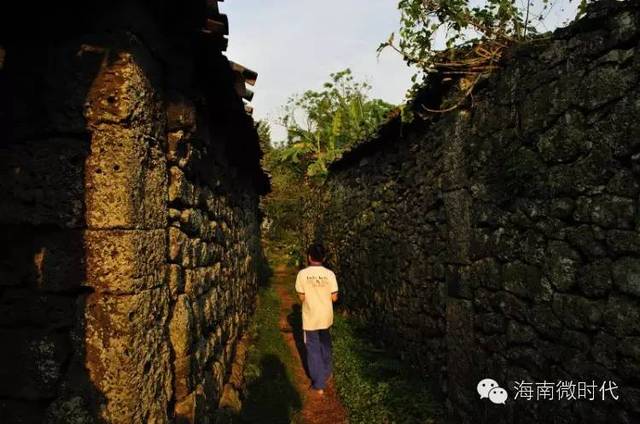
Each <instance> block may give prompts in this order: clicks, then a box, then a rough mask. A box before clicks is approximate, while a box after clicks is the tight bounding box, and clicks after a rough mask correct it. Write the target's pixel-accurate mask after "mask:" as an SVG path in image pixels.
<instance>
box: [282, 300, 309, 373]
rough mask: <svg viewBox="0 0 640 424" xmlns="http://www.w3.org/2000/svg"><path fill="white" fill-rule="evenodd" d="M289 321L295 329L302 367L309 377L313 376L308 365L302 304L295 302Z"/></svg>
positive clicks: (294, 335) (294, 333)
mask: <svg viewBox="0 0 640 424" xmlns="http://www.w3.org/2000/svg"><path fill="white" fill-rule="evenodd" d="M287 322H288V323H289V326H290V327H291V330H292V331H293V339H294V341H295V343H296V349H297V350H298V356H299V357H300V362H302V367H303V368H304V372H305V374H307V377H309V378H311V376H310V375H309V368H308V367H307V349H306V347H305V345H304V334H303V330H302V310H301V308H300V305H299V304H297V303H294V304H293V306H292V307H291V312H290V313H289V315H287Z"/></svg>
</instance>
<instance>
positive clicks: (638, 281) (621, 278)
mask: <svg viewBox="0 0 640 424" xmlns="http://www.w3.org/2000/svg"><path fill="white" fill-rule="evenodd" d="M612 271H613V281H614V283H615V286H616V288H617V289H618V290H620V291H621V292H622V293H627V294H631V295H634V296H637V297H640V259H639V258H634V257H624V258H620V259H618V260H617V261H615V262H614V263H613V269H612Z"/></svg>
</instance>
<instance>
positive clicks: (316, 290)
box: [296, 265, 338, 331]
mask: <svg viewBox="0 0 640 424" xmlns="http://www.w3.org/2000/svg"><path fill="white" fill-rule="evenodd" d="M296 291H297V292H298V293H304V302H303V303H302V328H303V329H304V330H307V331H313V330H325V329H327V328H329V327H331V326H332V325H333V300H332V294H333V293H336V292H337V291H338V284H337V282H336V276H335V274H334V273H333V271H331V270H329V269H327V268H325V267H324V266H322V265H310V266H308V267H307V268H305V269H303V270H301V271H300V272H299V273H298V276H297V278H296Z"/></svg>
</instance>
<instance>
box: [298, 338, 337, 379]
mask: <svg viewBox="0 0 640 424" xmlns="http://www.w3.org/2000/svg"><path fill="white" fill-rule="evenodd" d="M304 339H305V342H304V344H305V346H306V348H307V366H308V368H309V375H310V377H311V386H312V387H313V388H314V389H316V390H320V389H324V388H325V387H326V386H327V379H328V378H329V375H330V374H331V333H329V329H326V330H314V331H307V330H305V332H304Z"/></svg>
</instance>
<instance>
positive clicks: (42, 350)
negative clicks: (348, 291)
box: [0, 0, 268, 423]
mask: <svg viewBox="0 0 640 424" xmlns="http://www.w3.org/2000/svg"><path fill="white" fill-rule="evenodd" d="M8 16H9V17H10V18H11V19H12V20H14V21H15V23H18V24H19V23H20V22H22V23H24V25H22V26H21V25H17V26H16V29H15V32H14V33H11V32H9V31H8V29H7V28H8V27H7V26H4V25H3V29H2V31H0V44H1V45H2V46H3V47H4V49H5V50H6V57H5V61H4V64H3V68H2V69H1V70H0V90H1V92H2V95H1V96H0V98H1V99H0V102H1V104H0V124H1V128H2V131H1V133H2V140H0V157H1V158H2V160H1V161H2V165H1V166H0V199H1V201H0V237H1V238H2V240H1V242H0V250H1V254H0V337H2V340H3V348H2V349H0V362H1V364H2V365H1V367H0V422H3V423H42V422H48V423H91V422H111V423H132V422H139V423H142V422H145V423H163V422H198V423H206V422H209V420H210V418H211V417H212V416H213V414H212V411H213V410H215V409H216V407H217V405H218V401H219V399H220V397H221V395H222V390H223V386H224V384H225V382H226V381H227V379H228V378H229V374H230V369H229V368H230V363H231V362H232V359H233V355H234V349H235V345H236V341H237V340H238V339H239V338H240V336H241V333H242V330H243V325H244V323H245V322H246V320H247V318H248V317H249V315H250V314H251V312H252V309H253V305H254V296H255V292H256V286H257V282H256V269H255V267H256V258H258V257H259V254H260V252H259V242H258V240H259V216H258V209H257V207H258V195H259V193H262V192H264V191H265V190H268V181H267V180H266V177H265V176H264V175H263V174H262V171H261V170H260V168H259V155H260V153H259V147H258V141H257V135H256V133H255V130H254V128H253V121H252V119H251V118H250V117H248V116H247V115H246V114H245V112H244V107H243V104H242V100H241V99H240V98H238V97H237V95H236V94H235V91H234V88H233V78H232V75H231V72H230V70H229V62H228V61H227V60H226V58H225V57H224V56H223V55H222V54H221V53H220V51H219V49H218V50H216V48H215V46H210V45H209V44H207V42H206V41H203V40H202V38H201V37H200V36H199V32H198V31H199V28H198V25H200V24H201V23H202V22H203V21H204V4H200V3H198V2H188V3H185V4H180V5H178V4H175V2H151V1H142V0H141V1H121V2H118V1H116V2H109V3H108V4H105V5H91V6H88V5H83V4H80V3H74V2H70V4H69V5H65V6H61V5H59V4H56V5H51V6H48V7H47V6H43V9H36V10H20V8H18V9H15V10H13V11H12V12H11V13H10V14H8ZM4 17H7V14H5V15H4V16H3V18H4ZM33 26H35V27H36V28H37V29H38V31H36V32H33V31H31V32H30V31H28V29H29V28H31V30H32V29H33ZM12 28H13V27H12ZM239 152H242V153H243V154H244V155H245V156H244V157H243V158H241V157H240V154H239Z"/></svg>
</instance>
